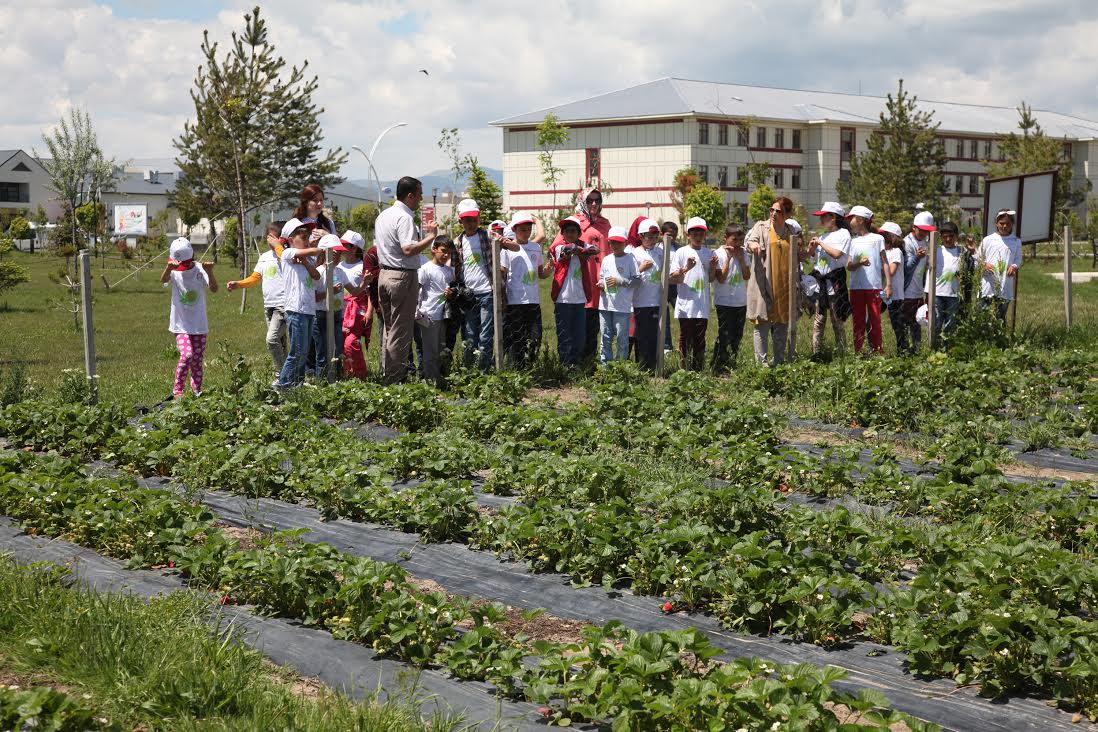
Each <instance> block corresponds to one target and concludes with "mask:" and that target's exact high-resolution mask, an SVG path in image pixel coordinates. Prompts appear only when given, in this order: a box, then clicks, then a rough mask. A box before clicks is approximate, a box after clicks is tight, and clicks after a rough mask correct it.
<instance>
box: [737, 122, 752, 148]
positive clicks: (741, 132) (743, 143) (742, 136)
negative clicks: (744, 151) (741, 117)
mask: <svg viewBox="0 0 1098 732" xmlns="http://www.w3.org/2000/svg"><path fill="white" fill-rule="evenodd" d="M749 132H750V130H748V128H747V127H745V126H740V125H736V146H737V147H747V145H748V137H749V134H748V133H749Z"/></svg>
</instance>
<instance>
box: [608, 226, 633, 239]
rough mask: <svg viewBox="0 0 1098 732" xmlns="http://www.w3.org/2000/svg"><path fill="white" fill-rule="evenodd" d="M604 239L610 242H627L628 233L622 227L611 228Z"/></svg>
mask: <svg viewBox="0 0 1098 732" xmlns="http://www.w3.org/2000/svg"><path fill="white" fill-rule="evenodd" d="M606 238H607V239H609V240H610V241H629V232H628V231H626V230H625V227H623V226H611V227H610V234H609V235H608V236H607V237H606Z"/></svg>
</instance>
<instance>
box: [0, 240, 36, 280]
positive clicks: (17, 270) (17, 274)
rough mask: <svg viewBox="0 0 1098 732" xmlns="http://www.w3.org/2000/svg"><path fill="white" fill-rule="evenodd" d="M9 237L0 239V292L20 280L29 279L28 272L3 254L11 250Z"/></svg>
mask: <svg viewBox="0 0 1098 732" xmlns="http://www.w3.org/2000/svg"><path fill="white" fill-rule="evenodd" d="M12 246H13V244H12V240H11V239H0V293H3V292H6V291H7V290H10V289H11V288H13V287H15V286H16V285H18V284H20V283H21V282H29V281H30V273H29V272H28V271H27V268H26V267H23V266H21V265H19V264H16V263H15V262H13V261H11V260H10V259H5V258H4V255H5V254H7V253H8V252H10V251H11V250H12Z"/></svg>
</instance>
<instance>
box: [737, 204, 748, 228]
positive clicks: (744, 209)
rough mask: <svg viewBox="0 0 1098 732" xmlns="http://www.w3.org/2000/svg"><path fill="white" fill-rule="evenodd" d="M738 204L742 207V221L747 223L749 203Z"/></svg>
mask: <svg viewBox="0 0 1098 732" xmlns="http://www.w3.org/2000/svg"><path fill="white" fill-rule="evenodd" d="M736 206H737V207H738V208H739V209H740V221H742V222H744V223H745V224H746V223H747V204H746V203H738V204H736Z"/></svg>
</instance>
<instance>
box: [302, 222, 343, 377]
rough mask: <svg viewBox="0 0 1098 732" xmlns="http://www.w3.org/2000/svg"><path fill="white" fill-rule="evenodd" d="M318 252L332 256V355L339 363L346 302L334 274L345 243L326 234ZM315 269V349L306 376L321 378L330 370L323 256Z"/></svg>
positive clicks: (322, 237)
mask: <svg viewBox="0 0 1098 732" xmlns="http://www.w3.org/2000/svg"><path fill="white" fill-rule="evenodd" d="M318 248H319V249H320V250H321V252H322V253H323V252H324V251H328V250H330V251H331V252H332V291H333V292H332V306H333V311H332V312H333V314H332V323H333V328H332V335H333V339H334V342H333V343H332V354H333V356H334V357H335V358H336V359H338V358H339V356H340V354H341V352H342V350H343V349H342V347H341V346H342V343H343V298H342V297H341V296H339V287H337V286H336V280H335V273H336V267H338V266H339V261H340V256H341V254H342V252H343V246H342V242H341V241H340V239H339V237H338V236H336V235H335V234H324V235H322V236H321V237H320V242H319V244H318ZM319 259H320V262H319V263H318V264H317V266H316V271H317V274H319V275H320V278H319V279H317V280H316V282H315V285H314V286H315V292H316V295H315V297H316V317H315V318H314V319H313V337H312V341H313V347H312V349H311V352H310V354H309V363H308V366H307V367H306V372H307V373H308V372H310V371H311V372H312V373H315V374H316V375H317V376H318V377H319V376H321V375H323V374H324V373H325V370H326V369H327V367H328V298H327V291H328V283H327V270H328V268H327V266H326V265H324V264H323V262H324V256H323V254H322V255H321V257H320V258H319Z"/></svg>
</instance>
